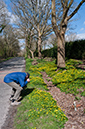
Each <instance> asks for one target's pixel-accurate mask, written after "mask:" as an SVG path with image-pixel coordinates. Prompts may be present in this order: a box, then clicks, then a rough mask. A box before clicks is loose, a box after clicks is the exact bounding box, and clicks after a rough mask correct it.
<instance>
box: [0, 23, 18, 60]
mask: <svg viewBox="0 0 85 129" xmlns="http://www.w3.org/2000/svg"><path fill="white" fill-rule="evenodd" d="M2 39H3V48H2V49H3V51H4V57H5V58H6V57H11V56H16V55H17V54H18V52H19V51H20V46H19V41H18V39H17V36H16V35H15V33H14V28H13V27H12V26H11V25H7V26H6V27H5V29H4V30H3V38H2Z"/></svg>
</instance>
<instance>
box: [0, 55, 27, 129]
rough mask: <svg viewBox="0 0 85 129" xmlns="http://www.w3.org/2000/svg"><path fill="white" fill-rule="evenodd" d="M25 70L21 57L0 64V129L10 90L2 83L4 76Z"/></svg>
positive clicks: (8, 106)
mask: <svg viewBox="0 0 85 129" xmlns="http://www.w3.org/2000/svg"><path fill="white" fill-rule="evenodd" d="M24 70H25V60H24V58H23V57H15V58H12V59H10V60H8V61H5V62H2V63H0V129H1V127H2V126H3V124H4V122H5V120H6V117H7V113H8V111H9V108H10V102H9V98H10V94H11V88H10V87H9V86H8V85H7V84H5V83H4V82H3V79H4V76H5V75H6V74H8V73H11V72H21V71H24Z"/></svg>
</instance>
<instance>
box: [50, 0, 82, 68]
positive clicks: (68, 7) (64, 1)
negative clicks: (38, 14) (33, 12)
mask: <svg viewBox="0 0 85 129" xmlns="http://www.w3.org/2000/svg"><path fill="white" fill-rule="evenodd" d="M84 2H85V0H81V2H80V3H79V4H78V5H76V7H74V0H60V1H59V0H52V26H53V31H54V32H55V35H56V37H57V47H58V49H57V66H58V67H60V68H61V67H65V32H66V29H67V25H68V22H69V20H70V19H71V18H72V17H73V16H74V15H75V14H76V13H77V12H78V10H79V9H80V7H81V6H82V4H83V3H84Z"/></svg>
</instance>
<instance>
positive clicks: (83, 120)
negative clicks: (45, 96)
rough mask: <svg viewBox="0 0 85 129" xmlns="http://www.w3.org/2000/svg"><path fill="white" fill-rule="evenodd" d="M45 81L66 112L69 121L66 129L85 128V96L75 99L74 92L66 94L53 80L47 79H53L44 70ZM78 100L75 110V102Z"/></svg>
mask: <svg viewBox="0 0 85 129" xmlns="http://www.w3.org/2000/svg"><path fill="white" fill-rule="evenodd" d="M42 75H43V79H44V82H45V83H46V84H47V86H48V89H49V91H48V92H50V93H51V95H52V96H53V98H54V99H55V100H56V102H57V104H58V106H59V107H60V108H61V109H62V110H63V111H64V113H65V114H66V116H67V118H68V121H67V122H66V124H65V125H64V126H65V127H64V129H84V128H85V111H84V110H85V97H81V100H79V101H75V96H73V95H72V94H65V93H64V92H61V91H60V89H59V88H57V87H56V86H54V85H53V84H52V82H51V81H49V82H48V81H47V79H49V80H51V78H50V77H48V75H47V74H46V73H45V72H42ZM74 101H75V102H76V109H77V111H75V109H74V106H73V103H74Z"/></svg>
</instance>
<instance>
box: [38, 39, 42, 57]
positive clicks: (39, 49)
mask: <svg viewBox="0 0 85 129" xmlns="http://www.w3.org/2000/svg"><path fill="white" fill-rule="evenodd" d="M38 57H39V58H40V59H41V57H42V55H41V37H39V39H38Z"/></svg>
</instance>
